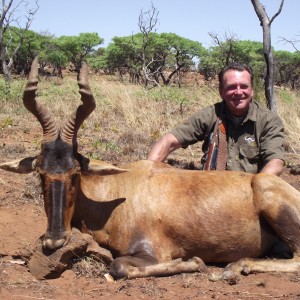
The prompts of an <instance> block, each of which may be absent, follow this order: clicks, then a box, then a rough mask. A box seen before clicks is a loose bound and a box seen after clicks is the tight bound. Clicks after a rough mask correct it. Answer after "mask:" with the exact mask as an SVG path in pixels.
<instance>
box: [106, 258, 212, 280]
mask: <svg viewBox="0 0 300 300" xmlns="http://www.w3.org/2000/svg"><path fill="white" fill-rule="evenodd" d="M153 260H154V259H153ZM191 272H207V268H206V266H205V264H204V262H203V261H202V260H201V259H200V258H198V257H193V258H192V259H190V260H188V261H183V260H182V259H181V258H179V259H175V260H171V261H168V262H163V263H156V262H152V263H151V262H150V260H149V259H147V260H143V259H142V258H140V257H134V256H123V257H119V258H117V259H115V260H114V261H113V262H112V263H111V266H110V275H112V276H113V277H114V278H115V279H117V278H129V279H133V278H140V277H150V276H170V275H174V274H179V273H191Z"/></svg>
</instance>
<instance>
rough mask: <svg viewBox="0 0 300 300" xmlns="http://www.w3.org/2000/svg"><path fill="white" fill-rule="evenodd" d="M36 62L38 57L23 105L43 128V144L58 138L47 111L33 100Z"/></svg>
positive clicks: (35, 85)
mask: <svg viewBox="0 0 300 300" xmlns="http://www.w3.org/2000/svg"><path fill="white" fill-rule="evenodd" d="M38 62H39V61H38V57H36V58H35V59H34V60H33V62H32V65H31V70H30V73H29V78H28V81H27V84H26V87H25V90H24V93H23V103H24V106H25V107H26V108H27V109H28V110H29V111H30V112H31V113H32V114H33V115H34V116H35V117H36V118H37V120H38V121H39V122H40V124H41V126H42V128H43V142H50V141H53V140H55V139H56V138H57V137H58V127H57V124H56V122H55V120H54V118H53V117H52V115H51V114H50V112H49V111H48V109H47V108H46V107H45V106H44V105H43V104H41V103H38V102H37V101H36V100H35V97H36V95H35V92H36V90H37V85H38Z"/></svg>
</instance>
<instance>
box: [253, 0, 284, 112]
mask: <svg viewBox="0 0 300 300" xmlns="http://www.w3.org/2000/svg"><path fill="white" fill-rule="evenodd" d="M251 2H252V5H253V7H254V10H255V12H256V14H257V16H258V18H259V20H260V25H261V26H262V28H263V45H264V57H265V61H266V65H267V72H266V76H265V95H266V100H267V105H268V107H269V108H270V109H271V111H273V112H277V106H276V100H275V97H274V59H273V54H272V47H271V24H272V22H273V21H274V19H275V18H276V17H277V16H278V15H279V14H280V12H281V10H282V7H283V3H284V0H281V4H280V7H279V9H278V11H277V13H276V14H275V15H274V16H273V17H272V18H271V19H270V18H269V17H268V15H267V13H266V10H265V8H264V6H263V5H262V4H261V3H260V1H259V0H251Z"/></svg>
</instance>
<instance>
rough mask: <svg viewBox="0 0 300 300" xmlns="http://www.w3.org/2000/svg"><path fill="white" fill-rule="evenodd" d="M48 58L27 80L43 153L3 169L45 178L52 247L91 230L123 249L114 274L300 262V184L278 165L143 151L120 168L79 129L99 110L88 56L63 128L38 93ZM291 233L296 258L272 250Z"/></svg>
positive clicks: (284, 267) (231, 270)
mask: <svg viewBox="0 0 300 300" xmlns="http://www.w3.org/2000/svg"><path fill="white" fill-rule="evenodd" d="M37 65H38V58H36V59H35V60H34V61H33V63H32V67H31V72H30V76H29V79H28V82H27V85H26V87H25V91H24V96H23V102H24V105H25V107H26V108H27V109H28V111H29V112H30V113H32V114H33V115H34V116H35V117H36V119H37V120H38V121H39V123H40V125H41V127H42V130H43V140H42V146H41V152H40V154H39V155H37V156H36V157H27V158H24V159H20V160H17V161H13V162H8V163H3V164H1V165H0V168H2V169H4V170H7V171H12V172H18V173H23V174H25V173H30V172H33V171H36V172H37V173H38V174H39V175H40V178H41V186H42V190H43V197H44V206H45V212H46V215H47V223H48V224H47V230H46V232H45V234H44V240H43V247H44V248H48V249H52V250H56V249H58V248H61V247H64V246H65V245H66V244H67V243H68V241H69V240H70V235H71V228H72V227H76V228H78V229H79V230H80V231H81V232H84V233H88V234H90V235H91V236H92V237H93V239H94V240H95V241H96V242H97V243H98V244H99V245H100V246H102V247H104V248H106V249H108V250H110V251H111V253H112V254H113V257H114V260H113V261H112V263H111V264H110V274H111V276H112V277H113V278H115V279H118V278H137V277H147V276H163V275H173V274H177V273H182V272H196V271H206V267H205V263H228V265H227V267H225V269H224V271H223V273H222V275H223V277H224V278H231V277H232V276H236V275H237V274H238V275H239V274H241V273H244V274H249V273H254V272H271V271H272V272H273V271H275V272H295V271H300V192H299V191H297V190H296V189H295V188H293V187H292V186H290V185H289V184H288V183H286V182H285V181H284V180H282V179H280V178H279V177H277V176H274V175H268V174H247V173H243V172H232V171H195V170H194V171H192V170H184V169H178V168H175V167H171V166H169V165H167V164H164V163H160V162H154V161H149V160H140V161H136V162H133V163H130V164H127V165H125V166H123V167H117V166H114V165H111V164H108V163H105V162H102V161H100V160H90V159H88V158H86V157H84V156H82V155H81V154H80V153H79V152H78V143H77V133H78V130H79V129H80V126H81V124H82V123H83V122H84V120H85V119H86V118H87V117H88V116H89V115H90V114H91V113H92V112H93V110H94V109H95V99H94V97H93V95H92V92H91V89H90V87H89V84H88V69H87V65H86V63H83V65H82V67H81V71H80V76H79V79H78V85H79V93H80V94H81V101H82V104H81V105H79V106H78V108H77V109H76V110H75V112H74V113H73V114H72V115H71V116H70V117H69V119H67V120H66V122H65V124H64V126H62V127H59V126H58V125H57V123H56V122H55V121H54V118H53V117H52V115H51V114H50V112H49V111H48V109H47V108H46V106H45V105H43V104H41V103H39V102H38V101H37V100H36V95H35V92H36V90H37V84H38V67H37ZM278 240H281V241H282V242H283V243H284V244H285V246H286V247H287V248H288V250H289V251H290V253H291V255H292V257H291V258H290V259H275V260H269V259H266V258H264V257H265V255H266V254H267V253H268V252H269V251H270V250H271V249H272V247H273V246H274V245H275V244H276V243H277V242H278Z"/></svg>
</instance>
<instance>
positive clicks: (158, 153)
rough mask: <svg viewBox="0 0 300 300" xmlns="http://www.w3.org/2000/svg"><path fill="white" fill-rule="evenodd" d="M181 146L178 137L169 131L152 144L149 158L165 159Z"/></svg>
mask: <svg viewBox="0 0 300 300" xmlns="http://www.w3.org/2000/svg"><path fill="white" fill-rule="evenodd" d="M181 147H182V146H181V144H180V143H179V141H178V140H177V138H176V137H175V136H174V135H173V134H172V133H167V134H165V135H164V136H163V137H162V138H160V139H159V140H158V141H157V142H156V143H155V144H154V145H153V146H152V148H151V149H150V152H149V154H148V157H147V159H149V160H155V161H164V160H165V159H166V158H167V157H168V155H169V154H170V153H171V152H173V151H175V150H176V149H178V148H181Z"/></svg>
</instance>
